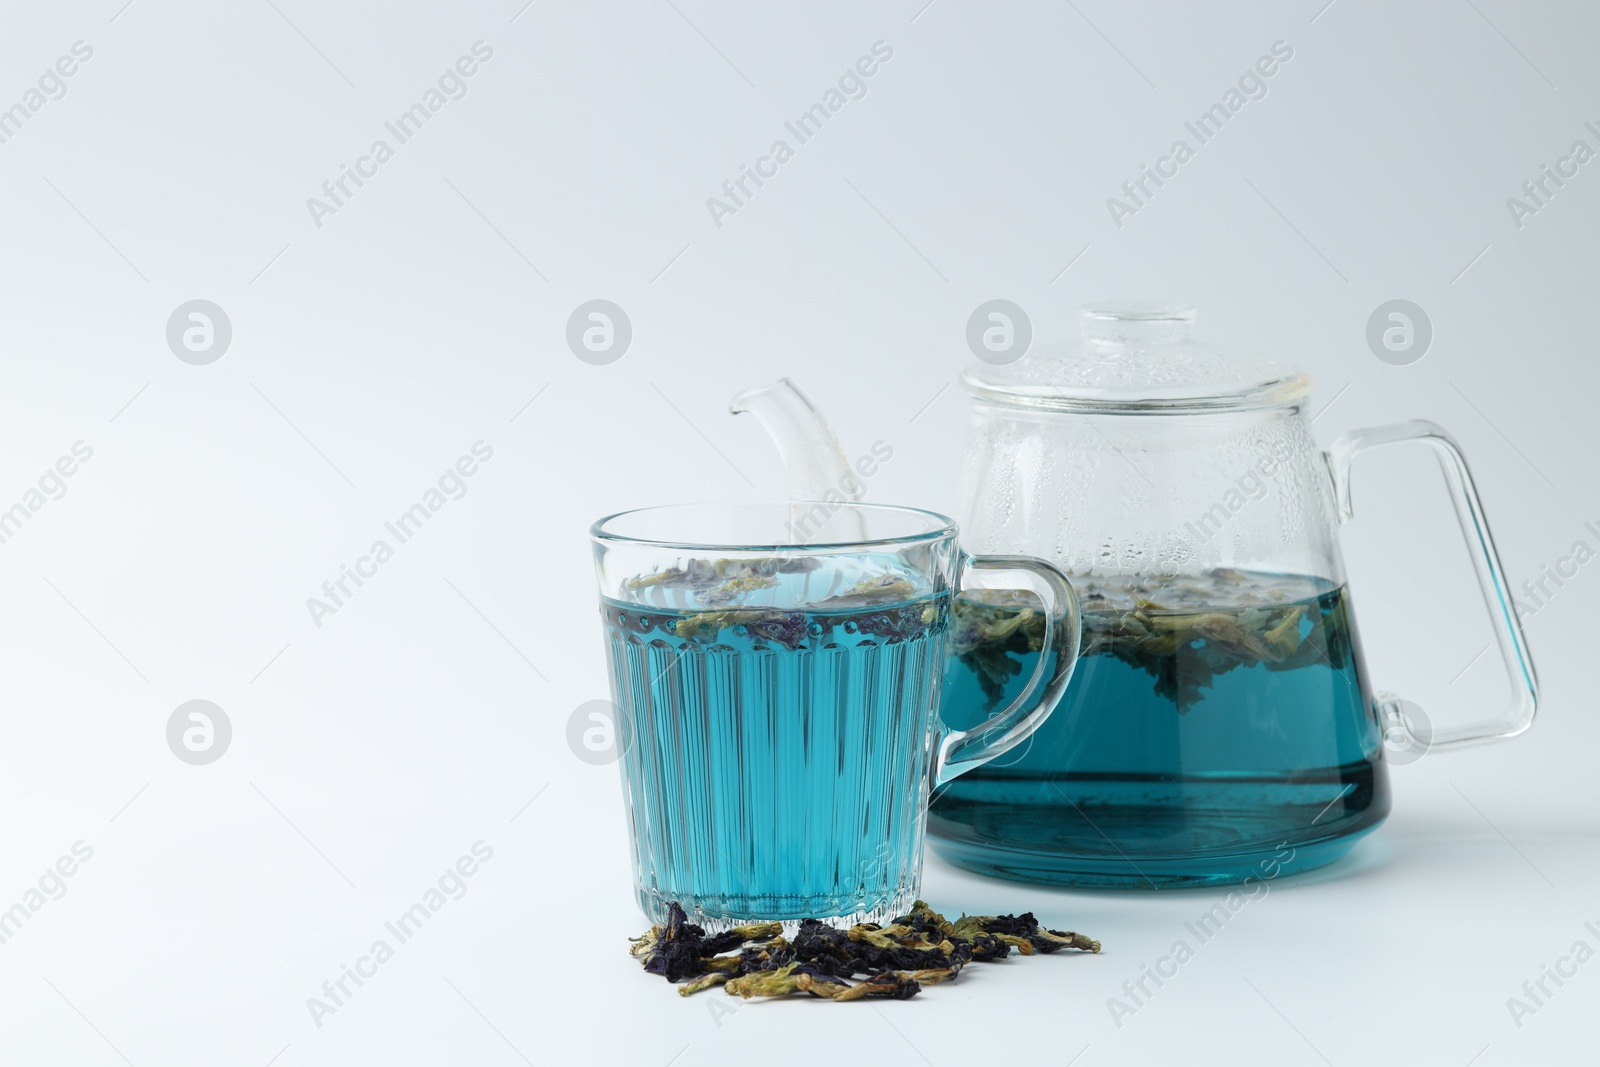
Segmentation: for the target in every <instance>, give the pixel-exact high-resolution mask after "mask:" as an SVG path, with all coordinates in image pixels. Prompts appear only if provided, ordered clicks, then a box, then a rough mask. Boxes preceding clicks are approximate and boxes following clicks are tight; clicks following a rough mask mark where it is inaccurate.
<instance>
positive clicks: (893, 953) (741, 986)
mask: <svg viewBox="0 0 1600 1067" xmlns="http://www.w3.org/2000/svg"><path fill="white" fill-rule="evenodd" d="M631 940H632V941H633V948H631V949H630V950H629V951H630V952H631V953H632V955H633V957H634V958H635V959H637V960H639V961H640V962H641V963H643V964H644V969H645V970H646V971H649V972H650V973H651V974H659V975H661V976H662V977H663V978H665V979H666V980H667V981H669V982H682V983H683V984H682V985H680V986H679V987H678V993H679V995H681V996H688V995H690V994H692V993H698V992H700V991H701V990H702V989H709V988H711V987H712V986H717V985H720V986H722V987H723V990H724V991H725V992H726V993H728V994H729V995H730V996H731V995H738V996H741V997H745V998H746V999H748V998H750V997H781V996H788V995H791V994H801V993H804V994H809V995H811V996H814V997H825V998H827V999H829V1000H860V999H861V998H863V997H890V998H892V999H894V1000H905V999H906V998H907V997H914V996H916V995H917V993H918V992H920V991H921V989H922V987H923V986H924V985H937V984H939V983H940V982H947V981H953V980H954V979H955V977H956V975H958V974H960V973H961V969H962V968H963V967H965V966H966V965H967V964H968V963H971V962H974V961H976V962H978V963H991V962H993V961H995V960H1002V959H1005V958H1006V957H1007V956H1009V955H1010V954H1011V950H1012V948H1016V949H1017V950H1018V951H1020V952H1021V953H1022V954H1023V955H1024V956H1031V955H1033V954H1034V953H1035V952H1044V953H1050V952H1057V951H1060V950H1061V949H1064V948H1072V949H1081V950H1083V951H1086V952H1099V951H1100V942H1098V941H1095V940H1093V939H1091V938H1089V937H1087V936H1085V935H1083V934H1078V933H1073V932H1072V931H1070V930H1065V931H1064V930H1046V929H1044V928H1043V927H1041V926H1040V925H1039V923H1038V921H1037V920H1036V919H1035V918H1034V917H1033V913H1032V912H1024V913H1023V914H1021V915H963V916H962V917H961V918H960V919H958V920H956V921H955V922H950V921H949V920H948V919H946V918H945V917H944V916H943V915H940V914H939V913H938V912H936V911H934V910H933V909H932V908H930V907H928V905H927V904H925V903H924V902H922V901H920V900H919V901H917V902H916V903H914V904H913V905H912V906H911V914H909V915H905V916H902V917H900V918H899V919H896V920H895V921H894V922H893V923H891V924H890V925H888V926H880V925H878V924H877V923H862V924H860V925H858V926H852V927H851V928H850V929H848V930H840V929H837V928H836V927H832V926H829V925H828V924H826V923H823V922H819V921H818V920H816V919H806V920H804V921H802V922H801V923H800V928H799V930H798V931H796V933H795V936H794V939H793V940H790V939H788V938H786V937H784V936H783V924H781V923H754V924H751V925H749V926H736V927H734V928H733V929H731V930H727V931H725V932H723V933H720V934H710V935H707V934H706V932H705V930H703V929H702V928H701V927H699V926H696V925H695V924H694V923H691V922H690V921H689V917H688V915H686V914H685V913H684V910H683V909H682V908H681V907H679V906H678V904H677V903H676V902H674V903H672V904H671V905H670V906H669V912H668V917H667V922H666V925H665V926H652V927H651V928H650V932H649V933H647V934H645V935H644V936H642V937H635V938H632V939H631ZM858 975H861V976H864V977H862V979H861V980H860V981H852V979H855V978H856V977H857V976H858Z"/></svg>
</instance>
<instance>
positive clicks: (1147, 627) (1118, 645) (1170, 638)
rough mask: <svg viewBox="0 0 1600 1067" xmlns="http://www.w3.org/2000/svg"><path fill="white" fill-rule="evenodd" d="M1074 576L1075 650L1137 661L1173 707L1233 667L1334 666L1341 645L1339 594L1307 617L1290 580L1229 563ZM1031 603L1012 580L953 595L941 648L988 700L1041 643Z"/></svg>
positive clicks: (1191, 701)
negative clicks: (1161, 572) (1079, 631)
mask: <svg viewBox="0 0 1600 1067" xmlns="http://www.w3.org/2000/svg"><path fill="white" fill-rule="evenodd" d="M1073 584H1074V585H1075V586H1077V588H1078V591H1079V597H1080V599H1081V601H1082V605H1083V644H1082V648H1081V649H1080V653H1079V654H1080V656H1082V657H1084V658H1087V657H1089V656H1112V657H1115V658H1117V659H1119V660H1121V661H1122V662H1124V663H1126V664H1128V665H1129V666H1132V667H1135V668H1138V669H1139V670H1142V671H1144V672H1145V673H1146V674H1148V675H1150V677H1151V678H1152V679H1153V680H1154V690H1155V692H1156V693H1157V694H1158V695H1160V696H1163V697H1165V698H1167V699H1168V700H1170V701H1172V703H1173V704H1175V705H1177V708H1178V710H1179V711H1180V712H1186V711H1188V710H1189V709H1190V708H1192V707H1194V706H1195V705H1196V704H1198V703H1199V702H1200V701H1201V699H1202V698H1203V697H1204V695H1205V694H1204V693H1203V692H1202V690H1205V689H1209V688H1210V687H1211V686H1212V685H1213V684H1214V683H1215V681H1216V679H1217V677H1218V676H1219V675H1223V674H1226V673H1228V672H1229V671H1231V670H1235V669H1237V668H1239V667H1254V666H1257V665H1261V666H1264V667H1265V668H1266V669H1267V670H1269V671H1287V670H1294V669H1295V668H1297V667H1304V666H1308V665H1310V664H1313V663H1318V662H1323V663H1326V664H1327V665H1328V666H1330V667H1333V668H1335V669H1341V668H1343V666H1344V664H1345V662H1346V658H1347V657H1348V656H1349V654H1350V628H1349V620H1348V619H1347V618H1346V616H1345V613H1344V609H1343V605H1342V603H1335V604H1333V605H1331V606H1330V607H1328V608H1327V609H1326V610H1325V611H1324V612H1323V613H1322V615H1321V616H1320V617H1318V616H1315V615H1311V616H1309V617H1308V612H1309V611H1310V610H1311V609H1310V608H1308V606H1307V605H1306V604H1305V603H1303V602H1302V603H1293V602H1291V601H1293V600H1294V599H1295V598H1296V596H1297V595H1299V594H1298V592H1297V591H1296V590H1292V589H1290V588H1287V587H1285V588H1271V587H1267V588H1263V587H1262V586H1261V584H1260V583H1259V582H1258V581H1256V582H1253V581H1252V579H1251V578H1250V576H1249V575H1246V574H1244V573H1242V572H1240V571H1236V570H1232V569H1230V568H1226V567H1219V568H1216V569H1214V570H1211V571H1207V572H1206V573H1204V574H1198V575H1192V576H1184V577H1179V578H1172V579H1168V580H1166V581H1162V582H1142V583H1141V582H1133V581H1130V580H1126V579H1100V578H1091V577H1078V578H1074V579H1073ZM1037 605H1038V601H1037V599H1035V598H1033V596H1032V594H1029V593H1026V592H1021V591H1014V590H1007V591H1004V592H998V591H988V590H984V591H977V592H969V593H964V594H962V595H961V596H960V597H957V598H956V600H955V602H954V603H953V605H952V609H951V622H950V631H949V633H950V636H949V638H948V648H949V653H950V654H951V655H953V656H955V657H956V658H957V659H958V660H959V661H960V662H961V663H962V664H963V665H964V666H965V667H967V668H968V669H969V670H971V671H972V672H973V674H974V675H975V676H976V677H977V680H978V684H979V686H980V687H981V689H982V691H983V695H984V699H985V700H986V701H987V703H988V708H989V709H990V710H992V709H993V708H995V707H996V706H998V705H999V703H1000V701H1001V698H1002V697H1003V696H1004V694H1005V690H1006V686H1007V685H1008V683H1010V682H1011V681H1012V680H1013V679H1014V678H1015V677H1016V675H1017V674H1018V673H1019V672H1020V671H1021V670H1022V663H1023V657H1024V656H1026V655H1028V654H1029V653H1033V652H1038V651H1040V650H1041V649H1042V648H1043V646H1044V630H1045V626H1044V616H1043V615H1042V614H1041V613H1040V612H1039V610H1038V608H1037ZM1180 653H1182V655H1180Z"/></svg>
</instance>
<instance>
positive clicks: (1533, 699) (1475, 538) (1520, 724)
mask: <svg viewBox="0 0 1600 1067" xmlns="http://www.w3.org/2000/svg"><path fill="white" fill-rule="evenodd" d="M1403 441H1420V442H1422V443H1424V444H1426V445H1428V446H1430V447H1431V448H1432V449H1433V450H1434V454H1435V455H1436V456H1437V457H1438V460H1439V467H1440V469H1441V470H1442V471H1443V472H1444V478H1445V482H1446V483H1447V484H1448V485H1449V487H1450V500H1451V503H1453V504H1454V505H1455V509H1456V517H1457V518H1458V519H1459V520H1460V521H1461V532H1462V534H1463V536H1465V537H1466V540H1467V550H1468V553H1469V554H1470V555H1471V556H1472V561H1473V564H1474V566H1475V569H1476V570H1477V572H1478V584H1479V586H1480V587H1481V589H1482V591H1483V600H1484V604H1485V606H1486V607H1488V609H1489V618H1490V621H1491V623H1492V624H1493V627H1494V633H1495V639H1496V641H1498V643H1499V645H1500V657H1501V659H1502V660H1503V661H1504V662H1505V667H1506V673H1507V674H1509V675H1510V676H1511V705H1510V707H1508V708H1507V709H1506V710H1505V711H1504V712H1502V713H1501V714H1500V716H1499V717H1498V718H1494V719H1488V720H1485V721H1483V722H1476V723H1468V724H1467V725H1464V726H1455V727H1451V728H1450V729H1446V730H1437V731H1432V736H1431V737H1430V736H1426V734H1425V733H1422V734H1419V732H1418V729H1417V724H1416V723H1413V722H1412V721H1411V718H1410V716H1408V715H1407V713H1406V711H1405V706H1406V704H1407V702H1406V701H1402V700H1400V699H1399V698H1398V697H1396V696H1395V695H1394V694H1393V693H1387V692H1379V693H1378V694H1377V695H1376V699H1377V712H1378V723H1379V725H1380V726H1381V727H1382V728H1383V732H1384V739H1385V740H1386V741H1387V742H1388V743H1389V744H1390V745H1392V746H1394V747H1395V748H1397V749H1400V750H1401V751H1412V752H1417V753H1418V754H1420V751H1421V750H1425V749H1449V748H1463V747H1465V746H1467V745H1471V744H1479V743H1482V742H1485V741H1497V740H1500V739H1502V738H1507V737H1515V736H1516V735H1517V734H1520V733H1521V732H1522V731H1524V730H1526V729H1527V728H1528V727H1529V726H1530V725H1532V723H1533V716H1534V712H1535V711H1536V710H1537V708H1538V703H1539V683H1538V679H1537V678H1536V677H1535V675H1534V672H1533V660H1532V659H1531V658H1530V657H1529V655H1528V646H1527V643H1526V642H1525V641H1524V639H1523V636H1522V622H1521V620H1520V619H1519V618H1518V617H1517V613H1516V609H1515V607H1514V606H1513V603H1512V592H1511V590H1510V589H1509V588H1508V587H1507V585H1506V580H1505V574H1504V572H1503V570H1502V569H1501V566H1500V556H1499V553H1497V552H1496V551H1495V547H1494V538H1493V537H1491V536H1490V534H1489V522H1488V520H1487V519H1486V518H1485V517H1484V514H1483V505H1482V504H1481V503H1480V502H1479V500H1478V490H1477V488H1476V486H1474V485H1473V482H1472V473H1471V472H1470V471H1469V470H1468V469H1467V461H1466V458H1465V457H1464V456H1462V454H1461V449H1460V447H1459V446H1458V445H1457V444H1456V442H1455V440H1454V439H1453V438H1452V437H1451V436H1450V435H1449V433H1447V432H1446V431H1445V429H1444V427H1442V426H1439V425H1437V424H1435V423H1432V422H1426V421H1424V420H1420V419H1418V420H1414V421H1412V422H1401V423H1396V424H1394V425H1392V426H1378V427H1374V428H1372V429H1367V430H1356V431H1354V432H1353V433H1348V434H1345V435H1344V436H1343V437H1341V438H1339V439H1338V440H1337V441H1335V442H1334V443H1333V447H1332V448H1330V449H1329V450H1328V452H1327V454H1326V459H1327V462H1328V469H1329V472H1330V473H1331V474H1332V475H1333V491H1334V499H1335V501H1336V502H1337V504H1338V508H1339V521H1340V522H1341V523H1343V522H1348V521H1349V520H1350V519H1351V518H1352V517H1353V515H1354V511H1353V510H1352V508H1351V504H1350V464H1351V461H1352V460H1354V459H1355V457H1356V456H1357V455H1358V454H1360V453H1361V452H1362V451H1364V450H1366V449H1368V448H1372V447H1375V446H1377V445H1388V444H1395V443H1397V442H1403ZM1411 706H1412V707H1413V708H1415V707H1416V706H1415V705H1411ZM1418 710H1420V709H1418ZM1413 758H1416V757H1413Z"/></svg>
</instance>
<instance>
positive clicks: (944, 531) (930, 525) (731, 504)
mask: <svg viewBox="0 0 1600 1067" xmlns="http://www.w3.org/2000/svg"><path fill="white" fill-rule="evenodd" d="M793 507H802V508H807V509H810V508H815V507H824V508H831V509H833V510H832V512H831V514H830V517H831V515H836V514H838V513H839V512H841V511H845V510H851V511H856V512H859V513H861V514H863V515H872V514H879V515H882V514H898V515H902V516H912V517H916V518H919V519H921V520H922V521H923V522H924V524H925V525H926V528H925V529H922V530H918V531H916V532H913V533H909V534H901V535H899V536H896V537H865V538H861V539H859V540H852V541H814V542H807V543H805V544H780V543H776V542H774V543H771V544H751V543H747V542H740V543H738V544H726V543H719V542H717V541H716V540H714V539H709V538H708V539H705V540H687V541H680V540H669V539H664V538H651V537H635V536H631V535H628V534H622V533H617V532H616V531H614V530H610V529H607V526H608V525H609V524H611V523H614V522H616V521H617V520H619V519H624V518H628V517H631V516H637V515H645V514H650V513H657V514H659V513H663V512H672V511H678V512H693V511H696V510H702V511H714V510H725V509H726V510H743V511H755V510H757V509H761V508H793ZM955 535H956V522H955V520H954V519H952V518H950V517H949V516H947V515H941V514H940V513H939V512H937V511H929V510H928V509H926V508H914V507H909V506H907V505H904V504H867V503H863V502H861V501H859V500H756V501H705V502H702V503H688V504H657V505H654V506H651V507H644V508H628V509H626V510H624V511H617V512H613V513H611V514H610V515H606V516H605V517H603V518H600V519H596V520H595V521H594V523H593V525H591V526H590V527H589V536H590V537H591V538H592V539H593V540H594V541H595V542H596V543H599V544H627V545H642V546H645V547H648V548H663V549H681V550H689V551H715V552H723V553H730V552H732V553H738V552H760V553H768V554H771V553H786V552H787V553H805V552H825V551H830V550H832V551H838V550H844V549H857V548H873V547H882V546H887V545H911V544H917V543H919V542H931V541H938V540H941V539H943V538H948V537H954V536H955Z"/></svg>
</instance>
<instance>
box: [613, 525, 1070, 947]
mask: <svg viewBox="0 0 1600 1067" xmlns="http://www.w3.org/2000/svg"><path fill="white" fill-rule="evenodd" d="M590 534H591V537H592V539H593V544H594V554H595V565H596V573H597V576H598V579H599V585H600V598H601V600H600V606H601V614H602V619H603V627H604V631H605V641H606V655H607V659H608V662H609V666H610V673H611V692H612V698H613V700H614V702H615V704H616V707H617V723H616V736H617V743H618V745H619V746H621V750H622V753H623V755H622V759H621V764H622V784H623V790H624V794H625V800H626V807H627V815H628V820H629V828H630V831H631V834H632V839H633V865H634V884H635V889H636V891H637V896H638V901H639V906H640V908H641V909H643V911H644V913H645V914H646V915H647V916H649V917H650V918H651V919H652V920H653V921H657V922H660V921H664V920H665V918H666V914H667V905H668V904H669V903H670V902H672V901H677V902H679V903H680V904H682V905H683V907H684V909H685V910H686V911H687V912H688V913H689V916H690V918H691V919H693V921H695V922H697V923H700V924H702V925H704V926H706V927H707V928H709V929H721V928H725V927H727V926H731V925H734V924H736V923H740V922H748V921H752V920H766V921H771V920H794V919H801V918H820V919H834V920H843V921H848V922H875V921H881V920H883V919H886V918H889V917H892V916H895V915H899V914H903V913H905V912H906V911H908V910H909V908H910V905H911V902H912V901H913V900H914V899H915V898H916V896H917V892H918V889H919V887H920V883H921V879H922V845H923V830H924V823H925V815H926V809H927V802H928V795H929V790H930V788H931V787H932V786H936V785H942V784H943V783H945V782H947V781H949V780H950V779H952V778H954V777H955V776H957V775H959V774H961V773H963V772H964V771H967V770H971V769H972V768H974V767H977V766H979V765H981V764H983V763H985V762H987V761H988V760H991V759H993V758H994V757H996V756H999V755H1001V754H1002V753H1004V752H1006V751H1007V750H1009V749H1011V748H1012V747H1013V746H1015V745H1017V744H1018V743H1019V742H1021V741H1023V740H1025V739H1026V738H1027V737H1028V736H1029V735H1030V734H1032V733H1033V731H1034V730H1036V729H1038V727H1039V725H1040V724H1041V723H1043V722H1044V720H1045V718H1046V717H1047V716H1048V715H1049V714H1050V711H1051V709H1052V708H1054V707H1055V705H1056V703H1057V701H1058V700H1060V698H1061V694H1062V691H1063V690H1064V689H1065V688H1066V685H1067V681H1068V679H1069V678H1070V677H1071V674H1072V668H1073V665H1074V663H1075V662H1076V658H1077V649H1078V638H1079V613H1078V602H1077V598H1076V597H1075V596H1074V595H1073V592H1072V587H1071V586H1070V585H1069V584H1068V583H1067V581H1066V579H1065V578H1064V577H1063V576H1062V575H1061V573H1060V572H1059V571H1058V570H1056V568H1055V567H1053V566H1052V565H1050V564H1049V563H1046V562H1044V561H1042V560H1038V559H1033V558H1031V557H1027V556H973V555H969V554H967V553H965V552H963V551H962V550H961V548H960V546H959V545H958V544H957V542H956V526H955V523H953V522H952V521H951V520H949V519H947V518H945V517H944V516H942V515H936V514H933V513H932V512H927V511H919V510H916V509H914V508H901V507H887V506H882V505H866V504H848V503H840V502H829V501H824V502H818V503H814V504H813V503H798V504H796V503H790V504H726V505H674V506H669V507H659V508H647V509H644V510H640V511H628V512H623V513H621V514H618V515H612V516H610V517H609V518H605V519H601V520H600V521H599V522H597V523H595V524H594V526H593V528H592V529H591V531H590ZM1019 588H1020V589H1023V590H1027V591H1029V592H1031V593H1032V595H1033V596H1034V597H1036V598H1037V600H1036V603H1037V604H1038V607H1037V609H1036V610H1038V611H1039V612H1040V613H1041V614H1042V615H1043V616H1044V620H1045V627H1044V636H1043V647H1044V648H1045V649H1048V650H1051V651H1052V652H1053V653H1054V654H1052V655H1041V656H1039V657H1037V660H1036V663H1035V665H1034V668H1033V673H1032V677H1031V678H1030V679H1029V680H1028V683H1027V685H1025V686H1024V687H1022V689H1021V690H1020V691H1018V692H1017V694H1016V697H1015V699H1013V700H1012V701H1011V703H1010V704H1008V705H1007V706H1006V707H1004V708H1002V709H1000V710H999V711H998V712H997V713H996V714H995V715H993V716H992V717H990V718H989V719H987V720H985V721H983V722H981V723H979V724H977V725H976V726H974V727H972V728H971V729H966V730H955V729H951V728H949V727H948V726H946V725H945V724H944V723H943V722H941V721H940V719H939V716H938V705H939V685H940V678H941V673H942V667H943V660H944V655H945V635H946V628H947V626H948V625H949V622H950V618H951V614H950V602H951V598H952V597H953V596H954V595H956V594H957V593H960V592H967V591H971V590H978V589H1013V590H1015V589H1019ZM1013 595H1015V594H1013Z"/></svg>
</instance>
